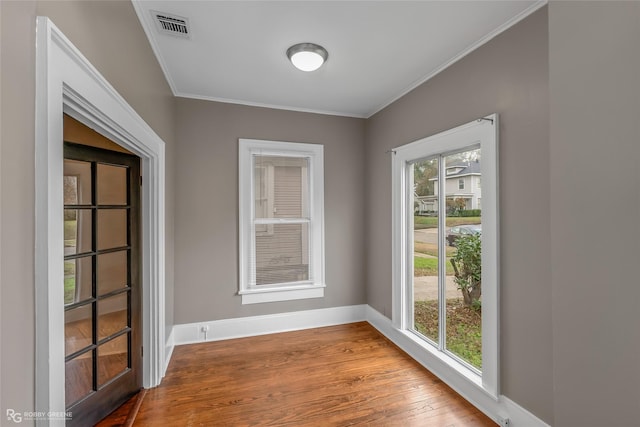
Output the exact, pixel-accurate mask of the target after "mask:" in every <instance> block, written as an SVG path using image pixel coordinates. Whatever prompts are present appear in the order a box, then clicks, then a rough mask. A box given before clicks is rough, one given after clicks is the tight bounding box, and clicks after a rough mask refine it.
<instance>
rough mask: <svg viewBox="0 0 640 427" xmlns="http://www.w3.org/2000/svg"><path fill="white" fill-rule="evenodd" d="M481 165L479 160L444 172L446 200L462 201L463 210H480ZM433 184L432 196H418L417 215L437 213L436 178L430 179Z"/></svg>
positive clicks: (416, 196) (450, 167) (453, 165)
mask: <svg viewBox="0 0 640 427" xmlns="http://www.w3.org/2000/svg"><path fill="white" fill-rule="evenodd" d="M480 166H481V163H480V161H479V160H476V161H469V162H458V163H455V164H452V165H450V166H448V167H447V168H446V170H445V176H446V183H445V194H446V196H447V200H452V201H453V200H464V203H465V204H464V207H463V209H464V210H469V209H482V187H481V185H482V184H481V173H480ZM429 181H432V182H433V183H434V186H433V188H434V193H435V194H434V195H432V196H418V195H416V194H414V197H415V200H416V202H417V204H416V207H415V212H416V213H417V214H419V215H421V214H427V213H430V212H437V211H438V178H437V177H435V178H430V179H429Z"/></svg>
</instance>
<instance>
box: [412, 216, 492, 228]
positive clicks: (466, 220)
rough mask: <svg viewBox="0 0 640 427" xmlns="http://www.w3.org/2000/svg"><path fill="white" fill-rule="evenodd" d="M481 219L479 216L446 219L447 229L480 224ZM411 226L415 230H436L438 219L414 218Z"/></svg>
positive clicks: (427, 217)
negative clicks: (455, 226)
mask: <svg viewBox="0 0 640 427" xmlns="http://www.w3.org/2000/svg"><path fill="white" fill-rule="evenodd" d="M481 222H482V221H481V218H480V217H479V216H469V217H457V216H453V217H447V227H453V226H454V225H465V224H480V223H481ZM413 224H414V228H415V229H416V230H421V229H424V228H436V227H438V217H436V216H414V217H413Z"/></svg>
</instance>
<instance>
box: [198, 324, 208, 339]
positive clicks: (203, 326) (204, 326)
mask: <svg viewBox="0 0 640 427" xmlns="http://www.w3.org/2000/svg"><path fill="white" fill-rule="evenodd" d="M200 332H202V333H203V334H204V340H205V341H206V340H207V332H209V325H202V326H200Z"/></svg>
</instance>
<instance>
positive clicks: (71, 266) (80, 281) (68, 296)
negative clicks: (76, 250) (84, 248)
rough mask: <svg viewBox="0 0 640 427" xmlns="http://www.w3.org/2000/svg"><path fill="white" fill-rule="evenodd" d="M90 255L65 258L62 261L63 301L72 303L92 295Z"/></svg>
mask: <svg viewBox="0 0 640 427" xmlns="http://www.w3.org/2000/svg"><path fill="white" fill-rule="evenodd" d="M91 260H92V257H91V256H87V257H82V258H76V259H67V260H65V261H64V303H65V305H67V304H73V303H76V302H80V301H84V300H86V299H88V298H91V296H92V288H91V279H92V276H93V263H92V262H91Z"/></svg>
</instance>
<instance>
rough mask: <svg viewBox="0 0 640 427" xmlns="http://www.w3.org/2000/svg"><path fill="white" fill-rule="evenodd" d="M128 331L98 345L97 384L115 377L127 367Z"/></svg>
mask: <svg viewBox="0 0 640 427" xmlns="http://www.w3.org/2000/svg"><path fill="white" fill-rule="evenodd" d="M128 349H129V333H126V334H124V335H121V336H119V337H118V338H115V339H112V340H111V341H109V342H106V343H104V344H102V345H101V346H99V347H98V385H99V386H101V385H103V384H105V383H106V382H107V381H109V380H111V379H112V378H115V377H116V376H117V375H118V374H120V373H121V372H123V371H125V370H126V369H127V368H128V367H129V357H128V356H129V351H128Z"/></svg>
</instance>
